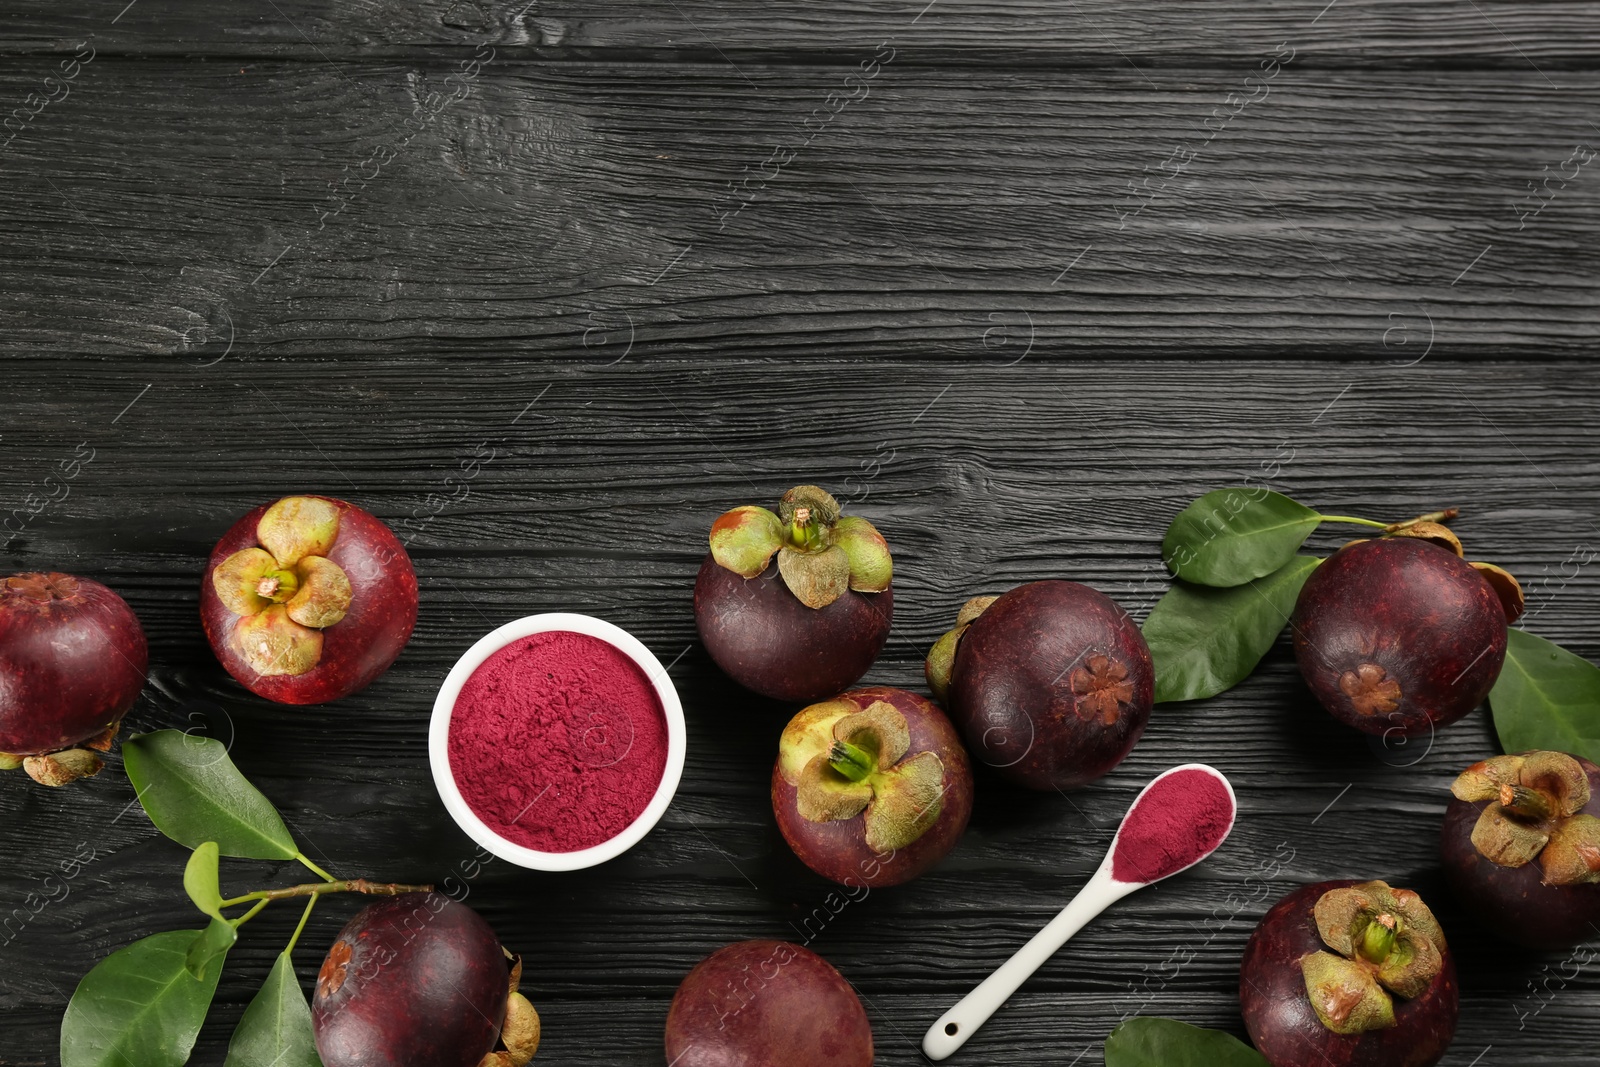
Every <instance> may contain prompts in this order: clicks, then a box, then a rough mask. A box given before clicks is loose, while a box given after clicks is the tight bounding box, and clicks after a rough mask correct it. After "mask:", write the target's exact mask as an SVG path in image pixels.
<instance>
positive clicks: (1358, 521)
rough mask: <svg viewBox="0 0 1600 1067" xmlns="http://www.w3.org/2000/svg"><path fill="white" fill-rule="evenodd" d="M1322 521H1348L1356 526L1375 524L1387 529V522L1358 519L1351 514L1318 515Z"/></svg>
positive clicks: (1381, 528)
mask: <svg viewBox="0 0 1600 1067" xmlns="http://www.w3.org/2000/svg"><path fill="white" fill-rule="evenodd" d="M1317 518H1319V519H1321V520H1322V521H1323V522H1348V523H1352V524H1354V525H1356V526H1376V527H1377V528H1378V529H1380V530H1384V529H1388V527H1389V523H1386V522H1377V521H1374V520H1373V519H1358V518H1356V517H1355V516H1353V515H1318V516H1317Z"/></svg>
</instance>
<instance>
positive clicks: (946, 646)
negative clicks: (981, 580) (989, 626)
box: [922, 596, 1000, 704]
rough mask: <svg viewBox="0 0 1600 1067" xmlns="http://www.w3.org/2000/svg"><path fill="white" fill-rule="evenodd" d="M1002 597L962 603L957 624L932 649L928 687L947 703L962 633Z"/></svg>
mask: <svg viewBox="0 0 1600 1067" xmlns="http://www.w3.org/2000/svg"><path fill="white" fill-rule="evenodd" d="M999 599H1000V598H999V597H997V596H975V597H973V598H972V599H971V600H969V601H967V602H966V603H965V604H963V605H961V610H960V611H959V612H957V613H956V624H955V627H954V628H953V629H950V630H946V631H945V633H944V636H943V637H941V638H939V640H937V641H935V642H934V643H933V647H932V648H930V649H929V650H928V658H927V660H926V661H925V662H924V663H923V665H922V673H923V677H925V678H926V679H927V680H928V688H929V689H931V690H932V691H933V698H934V699H935V700H937V701H938V702H939V703H941V704H944V703H947V700H946V698H947V697H948V696H949V695H950V675H951V673H952V672H953V671H954V670H955V666H956V648H957V647H958V646H959V645H960V644H961V635H962V634H964V633H966V632H967V627H969V626H971V625H972V623H973V620H974V619H976V618H977V617H978V616H979V615H982V614H983V613H984V612H985V611H987V610H988V608H989V605H990V604H993V603H994V602H995V601H996V600H999Z"/></svg>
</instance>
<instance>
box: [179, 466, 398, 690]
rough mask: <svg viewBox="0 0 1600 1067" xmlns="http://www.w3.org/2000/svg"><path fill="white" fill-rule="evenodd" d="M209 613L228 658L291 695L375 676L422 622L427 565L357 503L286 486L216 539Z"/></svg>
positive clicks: (203, 611)
mask: <svg viewBox="0 0 1600 1067" xmlns="http://www.w3.org/2000/svg"><path fill="white" fill-rule="evenodd" d="M200 620H201V622H202V624H203V625H204V626H205V631H206V638H207V639H208V640H209V641H210V642H211V649H212V651H213V652H215V653H216V655H217V659H218V660H220V661H221V662H222V665H223V666H224V667H226V668H227V669H228V673H229V674H231V675H233V676H234V677H235V678H237V679H238V680H239V682H240V683H241V684H243V685H244V687H245V688H246V689H249V690H250V691H251V692H253V693H255V694H256V695H258V696H263V697H266V698H267V699H268V700H273V701H277V702H278V703H280V704H320V703H322V702H324V701H328V700H337V699H338V698H340V697H343V696H348V695H349V694H351V693H354V692H355V691H356V690H358V689H362V688H365V687H366V686H367V685H369V684H370V683H371V682H372V680H373V679H374V678H376V677H378V675H380V674H382V673H383V672H384V671H386V670H388V669H389V665H390V664H392V663H393V662H394V661H395V658H396V657H398V656H399V655H400V650H401V649H402V648H404V647H405V645H406V642H407V641H408V640H409V639H410V638H411V629H412V627H414V626H415V625H416V622H417V576H416V574H415V573H414V572H413V571H412V569H411V558H410V557H409V556H407V555H406V550H405V546H404V545H402V544H401V543H400V540H399V539H398V538H397V537H395V535H394V532H393V531H391V530H390V529H389V527H387V526H385V525H384V524H383V523H382V522H381V521H379V520H378V519H377V518H375V517H374V516H373V515H371V514H370V513H368V512H366V511H364V510H362V509H361V508H358V507H356V506H355V505H354V504H349V503H346V502H345V501H343V500H336V499H334V498H333V497H325V496H286V497H284V498H283V499H281V500H277V501H274V502H273V503H271V504H264V505H262V506H261V507H259V508H256V509H255V510H254V511H251V512H250V513H249V514H247V515H245V516H244V517H243V518H241V519H240V520H239V521H238V522H236V523H234V525H233V527H232V528H231V529H229V530H228V532H227V533H225V534H223V535H222V540H220V541H218V542H217V545H216V547H215V548H214V549H212V551H211V560H210V562H209V564H208V565H207V567H206V577H205V580H204V581H202V582H201V583H200Z"/></svg>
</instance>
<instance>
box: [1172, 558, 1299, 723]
mask: <svg viewBox="0 0 1600 1067" xmlns="http://www.w3.org/2000/svg"><path fill="white" fill-rule="evenodd" d="M1321 562H1322V560H1320V559H1318V558H1317V557H1315V556H1295V557H1294V558H1293V559H1291V560H1290V561H1289V562H1288V563H1286V564H1284V565H1283V566H1282V567H1280V568H1279V569H1278V570H1276V571H1273V572H1272V573H1271V574H1269V575H1267V576H1266V577H1265V578H1257V579H1256V580H1255V581H1253V582H1250V583H1248V584H1246V585H1240V586H1235V587H1234V588H1232V589H1212V588H1210V587H1208V586H1204V585H1191V584H1189V583H1188V582H1184V581H1176V582H1173V583H1172V588H1171V589H1169V590H1168V591H1167V595H1166V596H1164V597H1162V598H1161V600H1160V601H1159V602H1158V603H1157V604H1156V606H1155V607H1154V608H1152V609H1151V611H1150V617H1149V618H1148V619H1146V620H1145V623H1144V639H1145V641H1146V642H1148V643H1149V645H1150V656H1151V658H1152V659H1154V660H1155V667H1156V703H1158V704H1160V703H1165V702H1166V701H1169V700H1202V699H1204V698H1206V697H1213V696H1216V695H1217V694H1218V693H1221V692H1223V691H1224V690H1227V689H1232V688H1233V687H1234V686H1236V685H1238V684H1239V683H1240V682H1242V681H1244V680H1245V679H1246V678H1248V677H1249V676H1250V672H1251V671H1253V670H1255V668H1256V664H1257V663H1260V662H1261V657H1262V656H1264V655H1266V654H1267V650H1268V649H1270V648H1271V647H1272V643H1273V642H1274V641H1276V640H1277V639H1278V634H1279V633H1281V632H1282V631H1283V627H1284V624H1285V623H1287V622H1288V621H1289V615H1290V613H1291V612H1293V611H1294V602H1295V599H1296V598H1297V597H1299V595H1300V587H1301V586H1302V585H1304V584H1305V582H1306V578H1307V577H1309V576H1310V574H1311V572H1312V571H1313V570H1315V569H1316V567H1317V564H1319V563H1321Z"/></svg>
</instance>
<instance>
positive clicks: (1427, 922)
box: [1300, 882, 1445, 1035]
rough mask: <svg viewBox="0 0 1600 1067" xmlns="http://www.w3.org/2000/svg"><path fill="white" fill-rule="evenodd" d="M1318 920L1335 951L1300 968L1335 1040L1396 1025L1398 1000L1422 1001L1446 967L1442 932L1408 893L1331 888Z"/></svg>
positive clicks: (1372, 885) (1373, 886)
mask: <svg viewBox="0 0 1600 1067" xmlns="http://www.w3.org/2000/svg"><path fill="white" fill-rule="evenodd" d="M1313 915H1314V917H1315V919H1316V923H1317V932H1318V933H1319V934H1320V935H1321V936H1322V942H1323V944H1325V945H1327V946H1328V949H1330V950H1331V951H1323V952H1313V953H1311V954H1310V955H1308V956H1306V957H1305V958H1304V959H1302V960H1301V961H1300V970H1301V973H1302V974H1303V975H1304V977H1305V983H1306V996H1308V997H1310V998H1311V1006H1312V1008H1314V1009H1315V1010H1316V1013H1317V1018H1318V1019H1320V1020H1322V1025H1323V1026H1326V1027H1327V1028H1328V1029H1329V1030H1332V1031H1333V1032H1334V1033H1336V1034H1346V1035H1349V1034H1362V1033H1366V1032H1367V1031H1368V1030H1382V1029H1385V1028H1387V1027H1390V1026H1393V1025H1394V1024H1395V1020H1394V999H1393V998H1394V997H1401V998H1404V999H1407V1000H1409V999H1411V998H1413V997H1419V996H1421V995H1422V994H1423V993H1425V992H1427V990H1428V987H1429V986H1430V985H1431V984H1432V983H1433V980H1434V979H1435V978H1436V977H1438V974H1439V971H1440V970H1441V969H1442V968H1443V967H1444V951H1445V941H1444V932H1443V931H1442V930H1440V929H1439V923H1438V921H1437V920H1435V919H1434V917H1433V913H1432V912H1431V911H1429V910H1428V906H1427V905H1426V904H1424V903H1423V902H1422V898H1421V897H1419V896H1417V894H1415V893H1413V892H1411V891H1410V890H1407V889H1393V888H1391V887H1390V886H1389V885H1388V884H1387V883H1385V882H1366V883H1363V884H1361V885H1354V886H1349V887H1347V888H1344V889H1331V890H1329V891H1328V892H1326V893H1324V894H1323V895H1322V896H1321V897H1320V898H1319V899H1318V900H1317V903H1316V906H1315V907H1314V908H1313Z"/></svg>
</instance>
